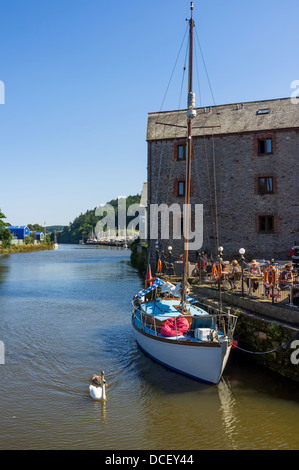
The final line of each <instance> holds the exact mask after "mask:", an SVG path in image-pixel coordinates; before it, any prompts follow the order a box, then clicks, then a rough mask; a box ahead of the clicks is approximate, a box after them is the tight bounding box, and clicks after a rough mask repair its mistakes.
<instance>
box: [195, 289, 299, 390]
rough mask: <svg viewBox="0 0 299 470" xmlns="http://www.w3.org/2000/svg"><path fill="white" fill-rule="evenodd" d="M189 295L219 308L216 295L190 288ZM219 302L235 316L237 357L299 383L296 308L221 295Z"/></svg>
mask: <svg viewBox="0 0 299 470" xmlns="http://www.w3.org/2000/svg"><path fill="white" fill-rule="evenodd" d="M191 295H192V296H193V297H194V298H195V299H197V300H199V301H201V302H205V303H209V304H214V305H215V304H216V305H218V304H219V300H220V299H219V292H217V291H215V290H212V289H209V288H205V287H200V286H196V287H193V290H192V294H191ZM221 303H222V306H223V308H230V311H231V313H233V314H235V315H237V316H238V321H237V326H236V330H235V339H236V340H237V341H238V347H237V349H236V350H235V351H236V352H237V354H239V355H244V356H246V359H249V360H252V361H254V362H255V363H256V364H259V365H260V366H263V367H266V368H267V369H269V370H271V371H273V372H275V373H277V374H279V375H281V376H283V377H286V378H288V379H290V380H292V381H295V382H299V309H295V308H294V309H291V308H283V307H278V306H275V305H272V304H263V302H258V301H256V302H255V301H252V300H249V299H244V298H243V297H241V296H236V295H229V294H224V293H222V294H221ZM296 335H297V336H296ZM271 351H273V352H271ZM297 351H298V352H297ZM233 352H234V351H233Z"/></svg>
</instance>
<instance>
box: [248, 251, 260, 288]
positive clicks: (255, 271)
mask: <svg viewBox="0 0 299 470" xmlns="http://www.w3.org/2000/svg"><path fill="white" fill-rule="evenodd" d="M248 275H249V276H250V277H256V276H260V275H261V270H260V267H259V265H258V263H257V261H256V260H255V259H253V260H252V261H251V263H250V266H249V269H248ZM246 283H247V285H248V286H249V278H247V279H246ZM251 285H252V292H254V291H256V290H257V289H258V286H259V283H258V281H256V280H254V281H252V282H251Z"/></svg>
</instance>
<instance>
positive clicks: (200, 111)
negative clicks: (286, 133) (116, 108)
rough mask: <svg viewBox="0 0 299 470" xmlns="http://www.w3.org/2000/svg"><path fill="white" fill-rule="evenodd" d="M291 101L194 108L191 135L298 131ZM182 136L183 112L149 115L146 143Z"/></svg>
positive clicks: (298, 107)
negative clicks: (276, 130)
mask: <svg viewBox="0 0 299 470" xmlns="http://www.w3.org/2000/svg"><path fill="white" fill-rule="evenodd" d="M293 100H294V98H293V99H292V98H280V99H275V100H265V101H252V102H246V103H235V104H225V105H219V106H206V107H202V108H196V111H197V115H196V117H195V118H194V119H193V121H192V128H193V130H192V135H193V136H203V135H219V134H220V135H221V134H234V133H238V134H240V133H244V132H265V131H267V130H269V131H270V130H275V129H290V128H296V127H297V128H298V127H299V99H296V101H297V103H296V102H295V103H294V102H292V101H293ZM212 126H213V127H212ZM214 126H215V127H214ZM184 137H187V118H186V110H180V111H166V112H158V113H149V114H148V124H147V136H146V138H147V140H148V141H152V140H163V139H176V138H184Z"/></svg>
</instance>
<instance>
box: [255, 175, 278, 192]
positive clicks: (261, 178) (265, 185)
mask: <svg viewBox="0 0 299 470" xmlns="http://www.w3.org/2000/svg"><path fill="white" fill-rule="evenodd" d="M261 180H264V190H262V189H261V186H260V184H261ZM268 180H271V190H268V189H267V187H268ZM257 192H258V194H260V195H264V194H274V177H273V176H258V179H257Z"/></svg>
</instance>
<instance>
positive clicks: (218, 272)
mask: <svg viewBox="0 0 299 470" xmlns="http://www.w3.org/2000/svg"><path fill="white" fill-rule="evenodd" d="M212 275H213V276H214V279H215V281H219V279H221V276H222V266H221V264H220V263H214V264H213V268H212Z"/></svg>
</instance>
